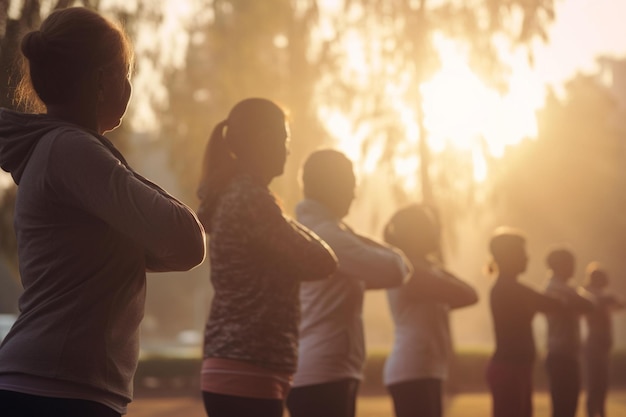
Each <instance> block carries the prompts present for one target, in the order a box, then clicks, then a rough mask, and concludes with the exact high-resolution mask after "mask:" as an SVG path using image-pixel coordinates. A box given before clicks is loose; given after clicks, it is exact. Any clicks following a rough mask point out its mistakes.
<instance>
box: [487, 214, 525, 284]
mask: <svg viewBox="0 0 626 417" xmlns="http://www.w3.org/2000/svg"><path fill="white" fill-rule="evenodd" d="M525 243H526V236H524V233H523V232H522V231H521V230H518V229H515V228H512V227H508V226H501V227H498V228H497V229H496V230H495V231H494V233H493V235H492V236H491V239H490V240H489V253H490V254H491V256H492V258H493V259H492V262H491V263H490V264H489V265H488V266H487V268H488V272H489V273H494V272H495V271H496V270H497V267H498V265H499V264H502V263H506V262H508V261H509V259H510V257H511V254H512V253H516V250H517V249H519V248H520V247H523V246H524V244H525Z"/></svg>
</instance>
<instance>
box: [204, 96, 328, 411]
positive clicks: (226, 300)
mask: <svg viewBox="0 0 626 417" xmlns="http://www.w3.org/2000/svg"><path fill="white" fill-rule="evenodd" d="M288 139H289V130H288V126H287V124H286V120H285V114H284V112H283V111H282V109H281V108H280V107H278V106H277V105H276V104H275V103H273V102H272V101H270V100H267V99H262V98H249V99H246V100H243V101H241V102H239V103H237V104H236V105H235V106H234V107H233V109H232V110H231V111H230V114H229V115H228V118H227V119H226V120H224V121H222V122H220V123H218V124H217V125H216V126H215V128H214V130H213V133H212V135H211V138H210V139H209V142H208V144H207V148H206V153H205V158H204V164H203V168H202V177H201V179H200V186H199V188H198V197H199V199H200V207H199V209H198V216H199V218H200V220H201V222H202V223H203V224H204V226H205V228H206V230H207V232H208V234H209V260H210V267H211V282H212V284H213V289H214V293H213V302H212V305H211V311H210V315H209V319H208V321H207V324H206V329H205V339H204V355H203V356H204V359H203V363H202V395H203V399H204V405H205V409H206V412H207V414H208V415H209V416H210V417H222V416H238V417H247V416H250V417H252V416H264V417H282V415H283V408H284V400H285V398H286V396H287V393H288V392H289V389H290V387H291V380H292V375H293V374H294V372H295V370H296V364H297V351H298V324H299V320H300V302H299V288H300V281H303V280H318V279H323V278H326V277H328V276H329V275H331V274H332V273H333V272H334V270H335V268H336V258H335V256H334V254H333V252H332V251H331V250H330V248H329V247H328V246H327V245H326V244H325V243H324V242H323V241H321V240H320V239H319V238H318V237H317V236H316V235H315V234H313V233H312V232H310V231H309V230H308V229H306V228H305V227H304V226H302V225H300V224H299V223H297V222H296V221H294V220H292V219H290V218H288V217H287V216H286V215H285V214H284V213H283V212H282V211H281V209H280V207H279V206H278V204H277V202H276V199H275V197H274V196H273V194H272V193H271V192H270V190H269V188H268V186H269V184H270V182H271V181H272V179H273V178H275V177H277V176H279V175H281V174H282V173H283V168H284V165H285V160H286V157H287V141H288Z"/></svg>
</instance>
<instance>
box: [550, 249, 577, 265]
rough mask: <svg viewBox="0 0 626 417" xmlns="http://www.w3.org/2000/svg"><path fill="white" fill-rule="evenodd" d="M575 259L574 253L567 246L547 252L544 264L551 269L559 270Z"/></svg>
mask: <svg viewBox="0 0 626 417" xmlns="http://www.w3.org/2000/svg"><path fill="white" fill-rule="evenodd" d="M574 261H575V257H574V253H573V252H572V251H571V250H569V249H567V248H555V249H552V250H550V252H548V255H547V256H546V265H547V266H548V267H549V268H550V269H552V270H560V269H561V268H563V267H565V266H569V265H571V264H572V263H573V262H574Z"/></svg>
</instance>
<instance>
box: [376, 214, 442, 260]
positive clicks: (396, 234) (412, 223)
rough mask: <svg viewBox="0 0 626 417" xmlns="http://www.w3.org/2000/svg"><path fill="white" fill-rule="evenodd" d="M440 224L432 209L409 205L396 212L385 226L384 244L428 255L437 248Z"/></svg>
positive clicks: (407, 251)
mask: <svg viewBox="0 0 626 417" xmlns="http://www.w3.org/2000/svg"><path fill="white" fill-rule="evenodd" d="M439 233H440V224H439V219H438V216H437V213H436V211H435V209H434V208H433V207H430V206H427V205H424V204H411V205H409V206H406V207H404V208H401V209H400V210H398V211H396V212H395V213H394V215H393V216H392V217H391V219H390V220H389V221H388V222H387V224H386V225H385V229H384V231H383V236H384V239H385V242H387V243H389V244H391V245H393V246H396V247H397V248H399V249H401V250H402V251H404V252H406V253H407V254H408V253H418V254H419V255H424V256H425V255H428V254H429V253H430V252H433V251H436V250H437V249H438V247H439V237H440V236H439Z"/></svg>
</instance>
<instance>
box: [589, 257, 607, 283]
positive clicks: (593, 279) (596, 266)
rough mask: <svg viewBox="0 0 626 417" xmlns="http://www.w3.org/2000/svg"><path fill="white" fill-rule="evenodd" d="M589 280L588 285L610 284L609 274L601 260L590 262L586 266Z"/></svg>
mask: <svg viewBox="0 0 626 417" xmlns="http://www.w3.org/2000/svg"><path fill="white" fill-rule="evenodd" d="M586 273H587V282H586V283H585V284H586V285H591V286H593V287H597V288H603V287H606V286H607V285H608V284H609V276H608V274H607V272H606V271H605V270H604V268H603V267H602V265H601V264H600V263H599V262H596V261H594V262H590V263H589V264H588V265H587V268H586Z"/></svg>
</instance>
